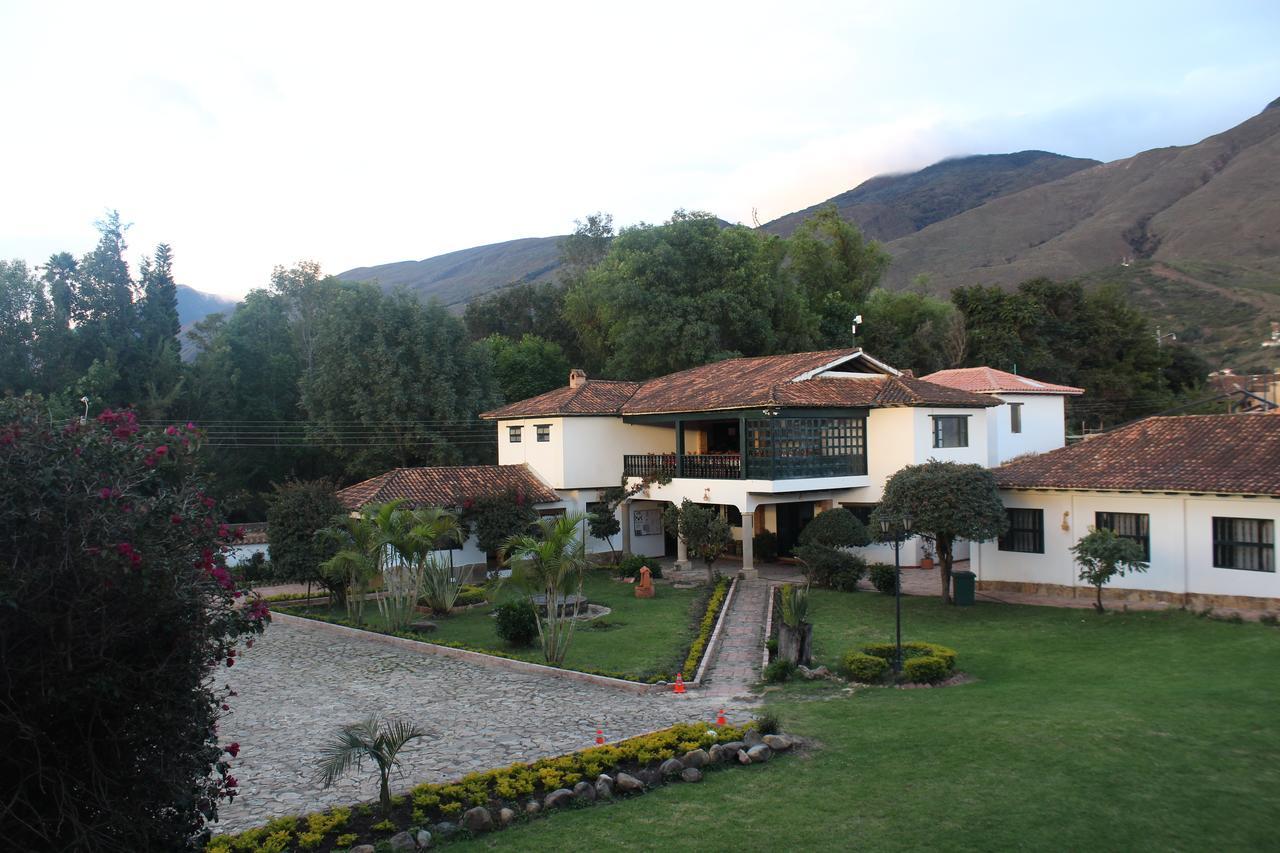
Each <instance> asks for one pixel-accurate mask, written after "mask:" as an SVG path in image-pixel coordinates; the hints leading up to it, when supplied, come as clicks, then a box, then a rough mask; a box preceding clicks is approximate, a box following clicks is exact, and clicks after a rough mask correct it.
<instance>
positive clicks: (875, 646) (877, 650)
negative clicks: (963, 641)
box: [862, 643, 956, 670]
mask: <svg viewBox="0 0 1280 853" xmlns="http://www.w3.org/2000/svg"><path fill="white" fill-rule="evenodd" d="M862 651H864V652H866V653H867V654H869V655H874V656H875V657H878V658H884V659H885V660H886V661H889V662H890V663H892V662H893V657H894V655H895V654H897V646H895V645H894V644H893V643H872V644H871V645H869V646H863V647H862ZM927 655H929V656H933V657H937V658H941V659H942V660H943V662H944V663H946V665H947V669H948V670H952V669H955V666H956V650H955V649H952V648H948V647H947V646H940V645H938V644H937V643H903V644H902V659H903V661H904V663H903V666H904V667H905V666H906V664H905V661H908V660H911V659H912V658H919V657H925V656H927Z"/></svg>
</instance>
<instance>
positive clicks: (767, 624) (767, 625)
mask: <svg viewBox="0 0 1280 853" xmlns="http://www.w3.org/2000/svg"><path fill="white" fill-rule="evenodd" d="M777 588H778V584H776V583H771V584H769V606H768V607H767V608H765V611H764V613H765V616H764V651H763V652H762V653H761V657H762V658H763V660H761V661H760V677H761V678H764V671H765V670H766V669H768V667H769V637H771V636H772V635H773V592H774V590H776V589H777Z"/></svg>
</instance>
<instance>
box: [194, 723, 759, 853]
mask: <svg viewBox="0 0 1280 853" xmlns="http://www.w3.org/2000/svg"><path fill="white" fill-rule="evenodd" d="M755 725H756V724H754V723H749V724H747V725H746V726H742V727H739V726H718V725H714V724H708V723H681V724H678V725H675V726H672V727H671V728H668V729H663V730H662V731H658V732H654V733H652V734H647V735H641V736H639V737H634V738H630V739H628V740H624V741H620V742H618V743H616V744H606V745H604V746H595V747H591V748H589V749H584V750H582V751H580V752H574V753H570V754H568V755H562V756H559V757H557V758H544V759H541V760H539V761H534V762H532V763H517V764H512V765H511V766H510V767H504V768H501V769H496V770H489V771H486V772H483V773H472V774H470V775H468V776H464V777H462V778H461V779H458V780H457V781H455V782H448V783H445V784H438V785H437V784H425V785H418V786H417V787H415V788H413V789H412V790H410V791H409V792H408V794H407V795H401V796H398V797H395V798H393V800H392V804H393V810H392V816H391V818H390V819H387V820H380V821H378V822H376V823H375V822H374V820H375V818H374V816H373V809H372V807H371V806H370V805H369V804H365V805H362V806H356V807H355V808H354V809H352V808H337V809H331V810H329V811H326V812H318V813H315V814H311V815H307V816H306V817H301V818H295V817H285V818H277V819H276V820H273V821H271V822H270V823H268V824H267V825H265V826H261V827H258V828H256V829H251V830H248V831H246V832H242V833H240V834H238V835H222V836H217V837H215V838H213V839H212V840H211V841H210V842H209V843H208V845H207V846H206V847H205V851H206V853H284V851H289V850H317V849H321V848H324V849H335V848H336V849H344V848H347V847H350V846H351V845H352V844H354V843H356V842H357V841H358V840H360V839H361V838H362V837H366V836H367V835H368V834H370V833H372V834H375V835H377V836H381V837H383V838H385V837H387V836H389V835H391V834H393V833H395V832H397V831H399V830H401V829H405V828H410V827H425V826H427V825H429V824H431V823H433V822H435V821H442V820H444V821H457V819H458V818H459V816H460V815H461V814H462V813H463V812H464V811H466V810H467V809H470V808H473V807H475V806H486V807H490V808H494V807H497V806H499V805H502V804H507V803H509V804H513V805H518V801H519V800H520V799H521V798H525V797H530V796H539V795H545V794H547V793H550V792H551V791H555V790H558V789H560V788H572V787H573V786H574V785H576V784H577V783H579V782H582V781H584V780H586V781H590V780H594V779H595V778H596V777H598V776H599V775H600V774H601V773H606V772H608V773H612V772H616V771H624V772H627V771H635V770H636V769H637V768H641V767H648V766H651V765H654V764H657V763H659V762H662V761H666V760H667V759H669V758H676V757H678V756H682V755H686V754H687V753H689V752H692V751H693V750H696V749H707V748H709V747H711V746H713V745H715V744H717V743H731V742H734V741H740V740H742V738H743V737H744V736H745V735H746V732H747V730H748V729H750V728H752V727H754V726H755ZM770 725H771V727H772V728H775V729H776V721H773V722H772V723H771V724H770ZM353 824H355V825H356V826H352V825H353ZM349 829H360V830H363V831H362V832H343V830H349Z"/></svg>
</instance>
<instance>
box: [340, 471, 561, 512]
mask: <svg viewBox="0 0 1280 853" xmlns="http://www.w3.org/2000/svg"><path fill="white" fill-rule="evenodd" d="M513 490H515V491H519V492H522V493H523V494H524V495H525V497H526V498H527V499H528V500H529V501H530V502H532V503H535V504H541V503H555V502H556V501H558V500H560V496H559V495H557V494H556V493H555V491H554V490H553V489H551V487H550V486H548V485H547V484H545V483H543V482H542V481H541V480H540V479H538V477H537V476H536V475H535V474H534V473H533V472H532V471H530V470H529V466H528V465H454V466H446V467H438V468H393V469H392V470H390V471H388V472H387V473H385V474H379V475H378V476H376V477H374V478H372V479H369V480H365V481H364V482H363V483H356V484H355V485H354V486H348V487H347V488H345V489H343V490H341V491H340V492H338V500H339V501H340V502H341V503H342V505H343V506H345V507H347V508H348V509H360V508H361V507H363V506H367V505H369V504H380V503H386V502H387V501H390V500H395V499H396V498H404V499H405V500H406V501H408V503H409V504H410V505H411V506H439V507H454V506H461V505H462V503H463V502H464V501H466V500H467V499H468V498H472V499H475V498H482V497H488V496H489V495H495V494H501V493H503V492H508V491H513Z"/></svg>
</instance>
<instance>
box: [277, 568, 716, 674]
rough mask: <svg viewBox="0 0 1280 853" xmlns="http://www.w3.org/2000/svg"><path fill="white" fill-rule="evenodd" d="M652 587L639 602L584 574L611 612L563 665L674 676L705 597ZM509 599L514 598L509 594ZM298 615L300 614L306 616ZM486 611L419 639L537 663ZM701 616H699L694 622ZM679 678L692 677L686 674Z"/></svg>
mask: <svg viewBox="0 0 1280 853" xmlns="http://www.w3.org/2000/svg"><path fill="white" fill-rule="evenodd" d="M656 586H657V595H656V596H655V597H654V598H651V599H639V598H636V597H635V591H634V587H633V586H631V585H629V584H624V583H619V582H618V581H615V580H613V578H612V576H611V575H610V574H609V573H608V572H607V571H604V570H598V571H593V572H591V573H589V574H588V575H587V579H586V582H585V584H584V587H583V594H584V595H586V596H587V599H588V600H589V601H590V602H591V603H593V604H602V605H604V606H605V607H609V608H611V609H612V611H613V612H612V613H610V614H609V615H608V616H605V617H603V618H601V619H597V620H593V621H591V622H583V623H580V624H579V626H578V627H577V628H576V629H575V631H574V634H573V643H572V645H570V647H569V654H568V656H567V657H566V658H565V662H564V665H565V666H566V667H568V668H570V669H591V670H600V671H605V672H615V673H630V674H634V675H649V674H652V673H658V672H661V673H664V674H672V675H674V673H675V672H677V671H678V670H679V669H680V667H681V665H682V664H683V663H684V658H685V655H686V654H687V653H688V651H689V644H690V642H692V640H693V637H694V634H695V629H696V627H697V626H696V620H695V617H694V616H693V615H692V614H691V609H692V608H693V606H694V605H695V603H696V602H697V601H699V600H701V599H702V598H704V597H705V591H704V590H699V589H674V588H672V587H670V586H668V585H666V584H664V583H662V582H661V581H658V582H657V583H656ZM509 594H512V595H514V591H512V592H511V593H509ZM298 612H300V613H302V614H304V615H305V613H306V612H308V611H298ZM309 612H322V613H327V614H328V615H331V616H335V617H338V618H342V619H345V618H346V615H347V612H346V609H345V608H343V607H338V608H334V609H328V608H309ZM491 612H492V608H490V607H476V608H473V609H471V610H469V611H468V612H466V613H462V614H455V615H453V616H449V617H447V618H443V619H440V618H437V619H433V620H432V621H434V622H435V623H436V625H438V626H439V628H438V629H437V630H436V631H435V632H433V633H431V634H426V635H423V637H422V639H424V640H427V641H429V642H430V641H437V640H438V641H443V642H452V643H465V644H466V645H467V646H468V647H472V648H477V649H492V650H495V651H500V652H502V653H504V654H507V655H512V656H514V657H519V658H522V659H524V660H531V661H535V662H538V663H541V662H542V652H541V650H540V649H539V648H538V646H537V645H536V643H535V645H534V646H533V647H531V648H525V649H513V648H510V647H508V646H506V645H504V644H503V642H502V641H501V640H499V639H498V634H497V631H496V630H495V628H494V619H493V617H492V616H491V615H490V613H491ZM364 614H365V621H366V622H367V623H368V624H367V626H366V627H368V628H369V629H371V630H380V629H381V628H382V627H383V623H382V620H381V617H380V614H379V613H378V608H377V605H376V604H375V603H374V602H372V601H370V602H368V603H367V604H366V605H365V610H364ZM701 615H702V614H701V611H700V612H699V613H698V617H699V618H700V617H701ZM423 618H428V617H423ZM685 675H686V677H689V678H691V677H692V676H691V675H689V674H688V673H685Z"/></svg>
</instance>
